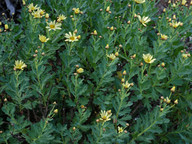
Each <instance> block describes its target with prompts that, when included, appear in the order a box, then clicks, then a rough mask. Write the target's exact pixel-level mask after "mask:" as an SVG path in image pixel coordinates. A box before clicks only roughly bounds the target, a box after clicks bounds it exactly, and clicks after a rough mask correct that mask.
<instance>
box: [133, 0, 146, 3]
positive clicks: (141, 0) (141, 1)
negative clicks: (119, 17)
mask: <svg viewBox="0 0 192 144" xmlns="http://www.w3.org/2000/svg"><path fill="white" fill-rule="evenodd" d="M134 1H135V2H136V3H138V4H141V3H144V2H145V0H134Z"/></svg>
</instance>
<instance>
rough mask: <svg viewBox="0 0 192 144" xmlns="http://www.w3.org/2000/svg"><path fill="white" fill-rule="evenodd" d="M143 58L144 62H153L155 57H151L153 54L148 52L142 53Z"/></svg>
mask: <svg viewBox="0 0 192 144" xmlns="http://www.w3.org/2000/svg"><path fill="white" fill-rule="evenodd" d="M143 59H144V61H145V62H146V63H153V62H154V61H155V60H156V59H153V56H152V55H150V54H143Z"/></svg>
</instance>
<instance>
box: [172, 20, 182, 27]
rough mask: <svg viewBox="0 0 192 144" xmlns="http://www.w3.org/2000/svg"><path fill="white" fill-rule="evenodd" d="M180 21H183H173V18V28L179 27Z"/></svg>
mask: <svg viewBox="0 0 192 144" xmlns="http://www.w3.org/2000/svg"><path fill="white" fill-rule="evenodd" d="M180 23H181V22H177V21H173V20H172V23H171V25H172V27H173V28H177V27H178V26H180Z"/></svg>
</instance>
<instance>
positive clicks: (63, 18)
mask: <svg viewBox="0 0 192 144" xmlns="http://www.w3.org/2000/svg"><path fill="white" fill-rule="evenodd" d="M66 18H67V17H65V16H64V15H59V16H58V17H57V20H58V21H63V20H65V19H66Z"/></svg>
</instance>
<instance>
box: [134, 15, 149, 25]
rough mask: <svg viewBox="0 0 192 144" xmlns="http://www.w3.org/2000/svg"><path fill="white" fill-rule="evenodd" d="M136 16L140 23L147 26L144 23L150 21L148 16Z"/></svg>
mask: <svg viewBox="0 0 192 144" xmlns="http://www.w3.org/2000/svg"><path fill="white" fill-rule="evenodd" d="M137 17H138V19H139V21H140V22H141V23H142V25H144V26H145V27H146V26H147V25H146V23H148V22H150V21H151V19H150V18H149V17H145V16H143V17H142V18H141V16H140V15H137Z"/></svg>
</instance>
